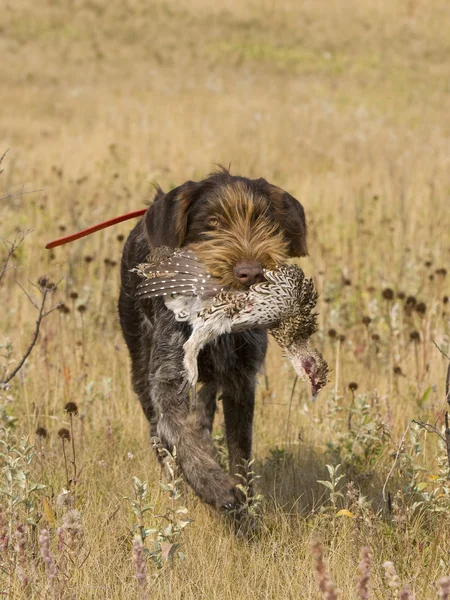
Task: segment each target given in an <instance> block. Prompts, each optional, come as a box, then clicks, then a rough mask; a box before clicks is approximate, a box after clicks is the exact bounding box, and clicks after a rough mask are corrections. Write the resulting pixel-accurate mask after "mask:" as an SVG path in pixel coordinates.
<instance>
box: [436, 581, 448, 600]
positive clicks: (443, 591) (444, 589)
mask: <svg viewBox="0 0 450 600" xmlns="http://www.w3.org/2000/svg"><path fill="white" fill-rule="evenodd" d="M437 584H438V586H439V590H438V596H439V598H441V599H442V600H450V577H442V579H439V580H438V582H437Z"/></svg>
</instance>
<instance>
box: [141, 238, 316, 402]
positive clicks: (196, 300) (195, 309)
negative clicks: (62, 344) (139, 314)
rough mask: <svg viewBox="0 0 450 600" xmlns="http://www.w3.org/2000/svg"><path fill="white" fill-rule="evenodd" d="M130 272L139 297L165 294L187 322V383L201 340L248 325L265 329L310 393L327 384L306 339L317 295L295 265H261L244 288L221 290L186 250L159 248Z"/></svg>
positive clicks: (190, 381)
mask: <svg viewBox="0 0 450 600" xmlns="http://www.w3.org/2000/svg"><path fill="white" fill-rule="evenodd" d="M134 271H136V272H137V273H138V274H139V275H141V276H142V277H143V278H144V282H143V283H141V284H140V285H139V286H138V289H137V296H138V297H139V298H151V297H156V296H162V297H164V301H165V303H166V306H167V307H168V308H169V309H171V310H172V311H173V312H174V314H175V318H176V319H177V320H179V321H188V322H189V323H190V324H191V325H192V334H191V336H190V338H189V339H188V341H187V342H186V343H185V344H184V352H185V358H184V366H185V369H186V378H187V384H189V385H195V383H196V382H197V378H198V372H197V356H198V353H199V352H200V350H201V349H202V348H203V347H204V346H205V344H207V343H209V342H212V341H214V340H215V339H216V338H217V337H218V336H219V335H221V334H223V333H230V332H232V331H242V330H246V329H252V328H266V329H269V331H270V332H271V333H272V335H273V336H274V338H275V340H276V341H277V343H278V344H279V345H280V346H281V347H282V348H283V349H284V350H285V352H286V355H287V356H288V358H289V359H290V360H291V362H292V364H293V366H294V368H295V370H296V372H297V374H298V375H299V376H301V377H304V376H305V375H307V376H308V377H309V379H310V382H311V385H312V391H313V396H316V394H317V393H318V391H319V390H320V389H321V388H322V387H323V386H324V385H325V384H326V381H327V376H328V365H327V363H326V362H325V360H324V359H323V357H322V355H321V353H320V352H319V351H317V350H314V349H310V348H309V344H308V340H309V338H310V337H311V336H312V335H313V334H314V333H315V332H316V331H317V315H316V314H315V313H314V312H313V309H314V307H315V305H316V303H317V298H318V294H317V291H316V290H315V288H314V284H313V282H312V280H311V279H308V278H306V277H305V275H304V273H303V271H302V270H301V269H300V268H299V267H298V266H296V265H282V266H280V267H278V268H277V269H274V270H265V271H264V276H265V279H266V280H265V281H263V282H261V283H257V284H254V285H252V286H251V287H250V288H249V289H248V290H246V291H235V290H227V289H225V288H224V287H223V286H221V285H220V283H219V282H218V281H217V280H215V279H214V278H213V277H212V276H211V275H210V274H209V273H207V272H206V270H205V268H204V267H203V265H202V264H201V262H200V261H199V260H198V259H197V257H196V256H195V254H194V253H192V252H190V251H184V250H173V249H170V248H161V249H158V252H154V253H153V254H152V255H151V256H150V257H149V259H148V261H147V262H146V263H144V264H141V265H138V266H137V267H136V268H135V269H134Z"/></svg>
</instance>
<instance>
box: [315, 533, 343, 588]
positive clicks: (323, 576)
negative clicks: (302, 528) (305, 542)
mask: <svg viewBox="0 0 450 600" xmlns="http://www.w3.org/2000/svg"><path fill="white" fill-rule="evenodd" d="M312 554H313V558H314V570H315V572H316V581H317V583H318V585H319V589H320V591H321V592H322V598H323V600H338V598H339V593H338V591H337V589H336V586H335V584H334V583H333V581H332V580H331V577H330V575H329V573H328V571H327V568H326V565H325V562H324V560H323V545H322V543H321V542H320V541H316V542H314V544H313V545H312Z"/></svg>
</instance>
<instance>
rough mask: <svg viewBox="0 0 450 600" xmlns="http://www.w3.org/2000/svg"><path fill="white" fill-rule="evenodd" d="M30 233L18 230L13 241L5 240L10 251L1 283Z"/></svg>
mask: <svg viewBox="0 0 450 600" xmlns="http://www.w3.org/2000/svg"><path fill="white" fill-rule="evenodd" d="M3 156H4V155H3ZM2 158H3V157H2ZM0 164H1V161H0ZM28 233H29V232H28V231H26V232H23V231H18V232H17V233H16V235H15V236H14V239H13V241H12V242H9V241H8V240H6V239H4V240H3V244H4V245H5V246H6V248H7V249H8V252H7V254H6V258H5V260H4V261H3V265H2V269H1V271H0V283H1V281H2V279H3V276H4V275H5V273H6V271H8V270H9V269H8V263H9V261H10V260H11V258H12V256H13V255H14V252H15V251H16V250H17V248H18V247H19V246H20V244H21V243H22V242H23V241H24V239H25V238H26V236H27V235H28Z"/></svg>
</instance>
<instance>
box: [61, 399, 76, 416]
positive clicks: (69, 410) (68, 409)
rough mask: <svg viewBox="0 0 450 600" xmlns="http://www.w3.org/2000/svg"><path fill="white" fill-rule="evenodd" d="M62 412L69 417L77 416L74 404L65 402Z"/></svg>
mask: <svg viewBox="0 0 450 600" xmlns="http://www.w3.org/2000/svg"><path fill="white" fill-rule="evenodd" d="M64 411H65V412H66V413H69V415H77V414H78V406H77V405H76V403H75V402H67V404H66V405H65V407H64Z"/></svg>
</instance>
